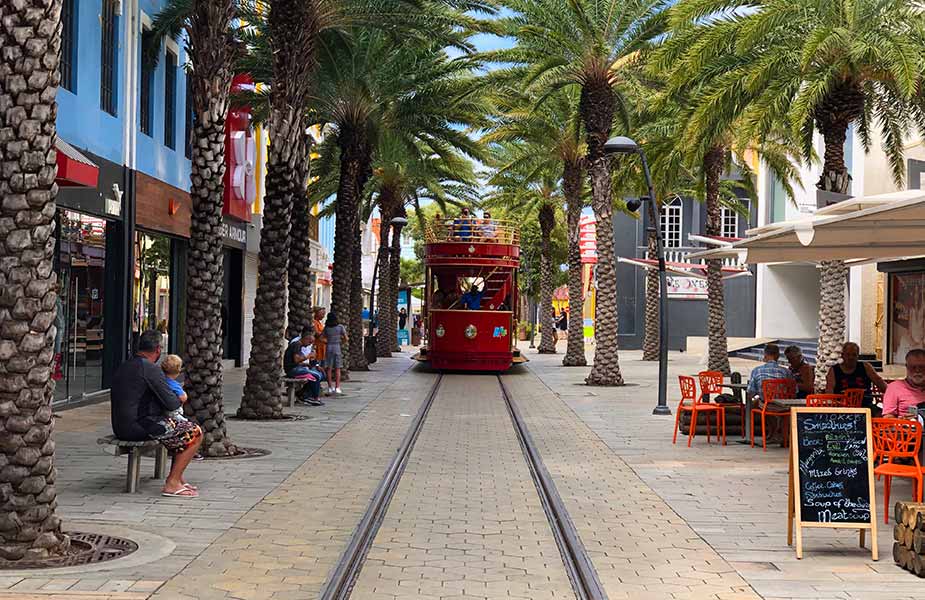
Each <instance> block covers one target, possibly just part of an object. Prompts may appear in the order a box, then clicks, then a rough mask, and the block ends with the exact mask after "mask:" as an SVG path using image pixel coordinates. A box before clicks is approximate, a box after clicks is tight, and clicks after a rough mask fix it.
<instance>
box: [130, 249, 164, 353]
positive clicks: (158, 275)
mask: <svg viewBox="0 0 925 600" xmlns="http://www.w3.org/2000/svg"><path fill="white" fill-rule="evenodd" d="M134 256H135V274H134V284H133V287H132V341H133V343H134V342H137V340H138V336H139V335H141V332H143V331H145V330H147V329H157V330H158V331H160V332H161V334H163V336H164V338H163V347H164V349H165V350H167V349H168V348H171V347H172V346H171V345H170V336H169V334H170V325H171V323H170V319H171V313H170V287H171V281H170V280H171V277H170V274H171V270H170V267H171V258H172V257H171V247H170V238H169V237H167V236H165V235H157V234H152V233H146V232H141V231H137V232H135V252H134Z"/></svg>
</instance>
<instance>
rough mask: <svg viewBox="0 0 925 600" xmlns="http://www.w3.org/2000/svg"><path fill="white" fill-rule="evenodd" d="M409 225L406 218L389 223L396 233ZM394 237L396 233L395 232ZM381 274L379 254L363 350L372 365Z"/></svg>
mask: <svg viewBox="0 0 925 600" xmlns="http://www.w3.org/2000/svg"><path fill="white" fill-rule="evenodd" d="M407 224H408V219H406V218H405V217H394V218H393V219H392V220H391V221H389V224H388V225H387V226H388V227H393V228H394V229H395V230H396V231H397V230H398V229H399V228H400V227H404V226H405V225H407ZM393 235H394V232H393ZM378 272H379V258H378V254H377V258H376V262H375V264H374V265H373V281H372V284H371V285H370V292H369V331H368V332H367V334H366V345H365V346H364V347H363V350H364V351H365V352H366V362H368V363H370V364H372V363H374V362H376V336H375V335H374V334H373V316H374V315H375V306H376V275H377V274H378Z"/></svg>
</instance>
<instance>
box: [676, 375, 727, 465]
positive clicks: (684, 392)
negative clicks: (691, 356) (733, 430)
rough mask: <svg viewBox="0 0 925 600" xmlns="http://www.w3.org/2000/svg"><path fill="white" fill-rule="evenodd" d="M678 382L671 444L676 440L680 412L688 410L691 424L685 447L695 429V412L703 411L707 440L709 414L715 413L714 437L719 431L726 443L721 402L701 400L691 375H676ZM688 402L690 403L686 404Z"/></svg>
mask: <svg viewBox="0 0 925 600" xmlns="http://www.w3.org/2000/svg"><path fill="white" fill-rule="evenodd" d="M678 384H679V385H680V387H681V402H680V403H679V404H678V410H677V413H676V415H675V420H674V438H673V439H672V440H671V443H672V444H676V443H677V442H678V430H679V429H680V428H681V413H682V412H684V411H688V412H690V413H691V424H690V427H689V428H688V429H689V433H688V436H687V447H688V448H690V447H691V442H693V440H694V434H695V433H696V431H697V414H698V413H703V414H704V415H705V416H706V418H707V442H709V441H710V416H711V415H712V414H715V415H716V425H717V433H716V437H719V435H720V432H722V436H723V445H724V446H725V445H726V411H725V410H724V408H723V405H722V404H714V403H712V402H701V401H700V398H701V397H703V396H702V394H701V396H700V397H698V396H697V382H696V380H695V379H694V378H693V377H688V376H687V375H680V376H678ZM687 402H690V404H687Z"/></svg>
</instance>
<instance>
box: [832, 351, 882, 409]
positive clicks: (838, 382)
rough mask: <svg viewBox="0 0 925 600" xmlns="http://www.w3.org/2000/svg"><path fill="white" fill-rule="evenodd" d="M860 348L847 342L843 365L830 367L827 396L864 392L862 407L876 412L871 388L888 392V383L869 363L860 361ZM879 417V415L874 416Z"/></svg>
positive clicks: (842, 355)
mask: <svg viewBox="0 0 925 600" xmlns="http://www.w3.org/2000/svg"><path fill="white" fill-rule="evenodd" d="M860 353H861V349H860V347H859V346H858V345H857V344H855V343H854V342H845V344H844V345H843V346H842V348H841V358H842V362H841V364H836V365H832V366H831V367H829V373H828V375H826V379H825V393H826V394H841V393H844V392H845V390H855V389H862V390H864V401H863V402H862V403H861V406H862V407H864V408H870V409H871V410H872V411H873V410H875V408H876V407H875V406H874V403H873V397H872V395H871V386H874V385H875V386H877V389H878V390H880V391H881V392H885V391H886V382H884V381H883V379H882V378H881V377H880V375H879V374H878V373H877V372H876V371H874V368H873V367H872V366H870V364H869V363H866V362H863V361H859V360H858V355H859V354H860ZM874 416H877V415H874Z"/></svg>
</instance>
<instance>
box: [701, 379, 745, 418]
mask: <svg viewBox="0 0 925 600" xmlns="http://www.w3.org/2000/svg"><path fill="white" fill-rule="evenodd" d="M697 378H698V379H700V400H701V401H702V400H703V397H704V396H705V395H709V394H713V395H719V394H722V393H723V373H722V371H701V372H700V373H697ZM714 401H715V399H714ZM727 406H728V405H727ZM739 412H740V414H741V415H742V426H743V427H745V405H744V404H739ZM723 418H724V419H725V415H723Z"/></svg>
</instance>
